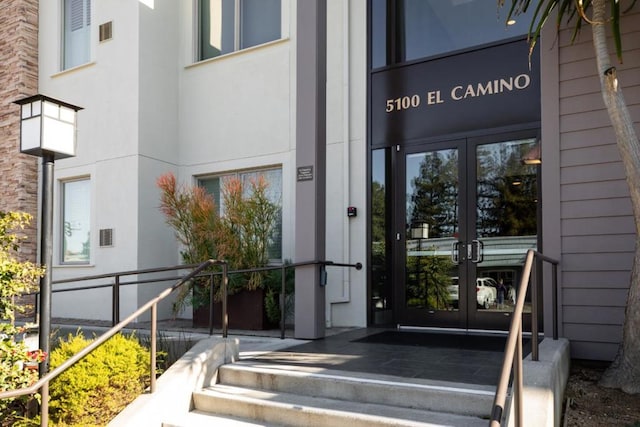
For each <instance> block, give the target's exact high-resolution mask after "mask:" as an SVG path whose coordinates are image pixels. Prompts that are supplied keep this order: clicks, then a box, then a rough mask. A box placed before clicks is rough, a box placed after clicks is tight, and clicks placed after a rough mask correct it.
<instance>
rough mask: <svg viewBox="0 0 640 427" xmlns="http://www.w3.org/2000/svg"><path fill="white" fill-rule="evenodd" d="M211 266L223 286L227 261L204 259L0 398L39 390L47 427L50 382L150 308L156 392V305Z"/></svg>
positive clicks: (152, 377) (152, 386) (42, 420)
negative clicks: (219, 273) (219, 270)
mask: <svg viewBox="0 0 640 427" xmlns="http://www.w3.org/2000/svg"><path fill="white" fill-rule="evenodd" d="M212 265H222V266H223V283H225V284H226V283H227V280H226V276H224V272H225V271H226V266H227V263H226V261H221V260H207V261H205V262H203V263H201V264H199V265H198V266H197V267H196V268H195V269H194V270H193V271H192V272H191V273H189V274H188V275H186V276H185V277H184V278H182V279H181V280H180V281H179V282H178V283H176V284H175V285H173V286H172V287H170V288H167V289H165V290H164V291H163V292H161V293H160V294H158V296H156V297H155V298H153V299H151V300H150V301H149V302H147V303H146V304H144V305H143V306H142V307H140V308H139V309H137V310H136V311H135V312H133V313H132V314H131V315H130V316H129V317H127V318H126V319H124V320H123V321H121V322H120V323H118V324H117V325H115V326H113V327H112V328H111V329H109V330H108V331H107V332H105V333H104V334H102V335H100V336H99V337H98V338H96V339H95V340H94V341H93V342H91V344H89V345H88V346H87V347H85V348H84V349H82V350H81V351H79V352H78V353H76V354H75V355H73V356H72V357H70V358H69V359H67V360H66V361H65V362H64V363H62V364H61V365H60V366H58V367H57V368H55V369H54V370H52V371H50V372H48V373H47V374H45V375H44V376H42V378H40V379H39V380H38V381H36V382H35V383H33V384H32V385H31V386H29V387H25V388H21V389H16V390H9V391H4V392H0V399H6V398H11V397H19V396H26V395H29V394H34V393H36V392H37V391H38V390H41V392H40V394H41V396H42V403H41V406H40V425H41V426H43V427H45V426H47V425H48V423H49V402H48V400H49V399H48V397H49V382H50V381H51V380H53V379H55V378H57V377H58V376H59V375H60V374H62V373H63V372H64V371H66V370H67V369H69V368H70V367H71V366H73V365H74V364H75V363H76V362H78V361H79V360H81V359H83V358H84V357H85V356H87V355H88V354H89V353H91V352H92V351H93V350H95V349H96V348H98V347H99V346H101V345H102V344H104V343H105V342H106V341H107V340H108V339H109V338H111V337H112V336H114V335H115V334H117V333H118V332H120V331H121V330H122V329H124V327H125V326H127V325H128V324H129V323H131V322H133V320H135V319H136V318H137V317H138V316H140V315H141V314H143V313H144V312H145V311H147V310H149V309H151V332H150V336H151V351H150V353H151V355H150V385H149V388H150V391H151V393H154V392H155V390H156V334H157V308H158V302H160V301H162V300H163V299H164V298H166V297H167V296H169V295H170V294H171V293H172V292H173V291H175V290H176V289H178V288H179V287H181V286H182V285H184V284H185V283H187V282H189V281H190V280H191V279H193V278H194V277H196V276H197V275H198V274H200V272H202V271H203V270H204V269H205V268H207V267H210V266H212ZM47 357H49V355H47Z"/></svg>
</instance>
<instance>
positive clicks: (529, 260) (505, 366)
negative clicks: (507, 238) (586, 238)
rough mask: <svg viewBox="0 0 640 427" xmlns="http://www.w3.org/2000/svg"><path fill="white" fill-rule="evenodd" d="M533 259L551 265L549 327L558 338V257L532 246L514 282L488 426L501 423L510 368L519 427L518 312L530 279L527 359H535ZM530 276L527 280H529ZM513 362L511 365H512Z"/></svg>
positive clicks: (554, 337)
mask: <svg viewBox="0 0 640 427" xmlns="http://www.w3.org/2000/svg"><path fill="white" fill-rule="evenodd" d="M535 259H537V260H538V261H545V262H548V263H550V264H551V265H552V268H553V272H552V276H553V282H552V288H551V299H552V305H553V310H552V318H553V322H552V328H553V339H554V340H557V339H558V309H557V293H558V277H557V276H558V264H559V261H557V260H555V259H552V258H549V257H547V256H544V255H543V254H541V253H539V252H536V251H535V250H533V249H529V250H528V251H527V256H526V258H525V264H524V269H523V273H522V278H521V279H520V285H519V286H518V293H517V294H516V295H517V300H516V306H515V309H514V312H513V317H512V318H511V326H510V328H509V336H508V337H507V343H506V345H505V351H504V360H503V362H502V370H501V372H500V380H499V382H498V388H497V389H496V394H495V397H494V399H493V406H492V410H491V419H490V424H489V425H490V426H491V427H498V426H500V425H501V422H502V417H503V414H504V408H505V403H506V400H507V389H508V387H509V377H510V375H511V371H512V369H513V400H514V407H515V425H516V426H517V427H520V426H522V425H523V410H522V390H523V384H522V380H523V370H522V365H523V363H522V313H523V310H524V300H525V297H526V294H527V289H528V287H529V283H530V282H532V283H533V286H532V287H531V359H532V360H533V361H538V295H537V289H536V288H537V280H536V278H537V275H536V270H537V268H536V264H537V263H534V261H535ZM530 278H531V280H529V279H530ZM514 365H515V366H514Z"/></svg>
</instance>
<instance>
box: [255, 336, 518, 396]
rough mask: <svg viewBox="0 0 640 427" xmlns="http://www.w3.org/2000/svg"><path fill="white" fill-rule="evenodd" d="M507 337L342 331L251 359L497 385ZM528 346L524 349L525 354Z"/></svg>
mask: <svg viewBox="0 0 640 427" xmlns="http://www.w3.org/2000/svg"><path fill="white" fill-rule="evenodd" d="M505 341H506V337H505V336H495V335H488V336H481V335H476V334H473V335H466V334H455V335H454V334H450V333H448V334H438V333H421V332H401V331H396V330H382V329H377V328H366V329H358V330H354V331H348V332H343V333H340V334H337V335H332V336H328V337H325V338H323V339H319V340H316V341H311V342H308V343H305V344H301V345H297V346H295V347H289V348H286V349H283V350H279V351H276V352H272V353H268V354H263V355H259V356H254V357H252V358H251V360H255V361H260V362H263V363H264V362H267V363H281V364H287V365H298V366H307V367H318V368H325V369H333V370H344V371H355V372H369V373H374V374H380V375H395V376H400V377H408V378H422V379H430V380H440V381H453V382H461V383H468V384H482V385H496V384H497V381H498V375H499V372H500V368H501V367H502V359H503V354H504V343H505ZM526 353H528V351H527V350H526V349H525V354H526Z"/></svg>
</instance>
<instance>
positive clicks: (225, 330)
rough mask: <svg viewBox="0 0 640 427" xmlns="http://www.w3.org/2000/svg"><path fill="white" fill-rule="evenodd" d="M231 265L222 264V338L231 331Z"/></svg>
mask: <svg viewBox="0 0 640 427" xmlns="http://www.w3.org/2000/svg"><path fill="white" fill-rule="evenodd" d="M228 272H229V266H228V265H227V263H226V262H225V263H224V264H222V338H226V337H227V335H228V332H229V314H228V313H227V286H228V284H229V277H228Z"/></svg>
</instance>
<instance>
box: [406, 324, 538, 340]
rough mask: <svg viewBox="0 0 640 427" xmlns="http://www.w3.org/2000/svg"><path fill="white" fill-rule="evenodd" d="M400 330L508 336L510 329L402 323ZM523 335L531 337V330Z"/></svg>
mask: <svg viewBox="0 0 640 427" xmlns="http://www.w3.org/2000/svg"><path fill="white" fill-rule="evenodd" d="M396 328H397V330H398V331H407V332H428V333H432V334H438V333H440V334H460V335H483V336H487V335H494V336H507V335H509V331H500V330H495V329H464V328H439V327H434V326H413V325H401V324H398V325H397V326H396ZM522 335H523V336H526V337H530V336H531V332H526V331H523V332H522Z"/></svg>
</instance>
